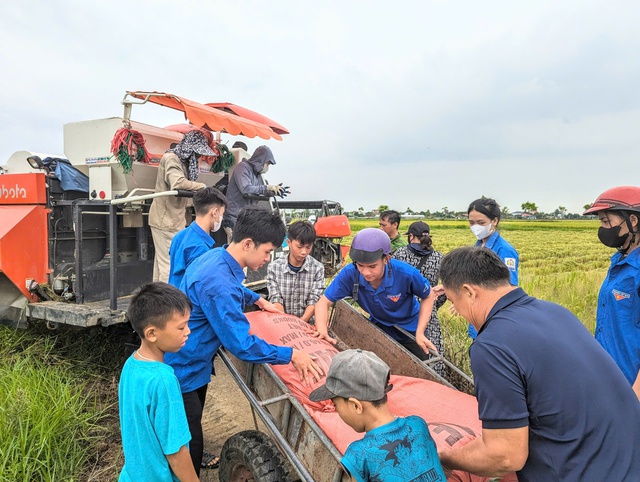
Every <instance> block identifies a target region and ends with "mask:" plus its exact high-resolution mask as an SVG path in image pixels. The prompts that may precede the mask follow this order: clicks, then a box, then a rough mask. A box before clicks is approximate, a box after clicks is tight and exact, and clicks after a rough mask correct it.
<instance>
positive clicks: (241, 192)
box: [222, 146, 289, 242]
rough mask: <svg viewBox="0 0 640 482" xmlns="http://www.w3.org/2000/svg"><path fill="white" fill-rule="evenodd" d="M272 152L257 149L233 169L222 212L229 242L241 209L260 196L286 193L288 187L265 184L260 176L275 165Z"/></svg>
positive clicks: (262, 148)
mask: <svg viewBox="0 0 640 482" xmlns="http://www.w3.org/2000/svg"><path fill="white" fill-rule="evenodd" d="M275 163H276V160H275V158H274V157H273V152H271V149H269V148H268V147H267V146H260V147H258V148H257V149H256V150H255V151H254V153H253V155H252V156H251V157H250V158H249V159H243V160H242V161H241V162H240V163H238V165H237V166H236V167H234V169H233V173H232V174H231V178H230V179H229V186H228V187H227V192H226V193H225V194H226V196H227V209H226V211H225V212H224V220H223V221H222V227H223V228H224V230H225V231H226V233H227V237H228V239H229V242H230V241H231V233H232V230H233V226H234V225H235V224H236V219H237V218H238V213H240V211H242V208H244V207H245V206H249V205H251V204H256V203H257V202H258V200H259V197H260V196H263V197H265V198H267V197H269V196H280V197H284V196H286V195H287V194H289V192H288V190H287V189H288V186H282V183H280V184H265V183H264V181H263V179H262V175H263V174H266V173H267V171H268V170H269V166H271V165H275Z"/></svg>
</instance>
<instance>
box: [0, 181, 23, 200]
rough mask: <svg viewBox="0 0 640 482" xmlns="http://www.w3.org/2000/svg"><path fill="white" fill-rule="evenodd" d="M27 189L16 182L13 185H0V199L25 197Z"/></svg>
mask: <svg viewBox="0 0 640 482" xmlns="http://www.w3.org/2000/svg"><path fill="white" fill-rule="evenodd" d="M26 198H27V190H26V189H25V188H23V187H20V185H19V184H16V185H15V187H7V186H5V185H4V184H2V185H0V199H26Z"/></svg>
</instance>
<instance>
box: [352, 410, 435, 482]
mask: <svg viewBox="0 0 640 482" xmlns="http://www.w3.org/2000/svg"><path fill="white" fill-rule="evenodd" d="M341 462H342V465H344V467H345V468H346V469H347V470H348V471H349V473H350V474H351V476H352V477H353V478H354V479H355V480H357V481H358V482H367V481H372V480H376V481H380V482H384V481H400V480H402V481H407V482H408V481H420V482H445V481H446V480H447V479H446V477H445V476H444V472H443V470H442V465H440V460H439V459H438V451H437V449H436V444H435V442H434V441H433V439H432V438H431V434H430V433H429V428H428V427H427V423H426V422H425V421H424V420H423V419H422V418H420V417H418V416H415V415H411V416H409V417H406V418H397V419H396V420H394V421H393V422H391V423H388V424H386V425H383V426H381V427H378V428H374V429H373V430H370V431H369V432H367V433H366V434H365V436H364V438H363V439H362V440H357V441H355V442H352V443H351V444H350V445H349V447H347V450H346V452H345V453H344V457H343V458H342V461H341Z"/></svg>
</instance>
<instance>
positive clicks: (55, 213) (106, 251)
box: [0, 91, 350, 327]
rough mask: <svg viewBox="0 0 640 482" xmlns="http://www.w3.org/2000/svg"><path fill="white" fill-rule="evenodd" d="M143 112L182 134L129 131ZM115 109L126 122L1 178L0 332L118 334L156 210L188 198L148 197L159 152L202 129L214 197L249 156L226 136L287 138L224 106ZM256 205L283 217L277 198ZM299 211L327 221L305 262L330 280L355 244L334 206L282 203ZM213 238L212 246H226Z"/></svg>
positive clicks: (117, 120)
mask: <svg viewBox="0 0 640 482" xmlns="http://www.w3.org/2000/svg"><path fill="white" fill-rule="evenodd" d="M148 102H151V103H154V104H158V105H161V106H165V107H168V108H171V109H175V110H178V111H181V112H183V113H184V117H185V118H186V120H187V121H188V122H189V124H178V125H173V126H169V127H165V128H160V127H156V126H152V125H148V124H143V123H140V122H136V121H133V120H132V119H131V111H132V107H133V105H134V104H146V103H148ZM122 104H123V105H124V114H123V117H112V118H107V119H98V120H91V121H84V122H73V123H70V124H66V125H65V126H64V151H65V156H61V157H56V156H46V155H41V154H37V153H34V152H29V151H18V152H15V153H14V154H13V155H12V156H11V157H10V158H9V160H8V161H7V162H6V164H4V165H2V166H0V321H2V322H4V323H8V324H11V325H12V326H25V323H26V322H27V321H29V320H45V321H46V322H47V323H48V325H49V326H50V327H55V326H57V325H58V324H67V325H74V326H78V327H89V326H96V325H103V326H108V325H111V324H114V323H121V322H125V321H126V317H125V313H126V308H127V304H128V301H127V296H128V295H130V294H131V293H132V292H133V291H134V290H135V289H136V288H138V287H139V286H140V285H142V284H144V283H147V282H150V281H151V280H152V272H153V259H154V247H153V240H152V237H151V231H150V229H149V225H148V222H147V216H148V212H149V207H150V205H151V202H152V199H153V198H154V197H158V196H184V195H192V193H185V192H178V191H168V192H163V193H156V192H155V184H156V173H157V171H158V163H159V161H160V158H161V157H162V155H163V154H164V152H165V151H166V150H167V149H169V148H170V147H171V145H172V144H174V143H178V142H180V140H181V139H182V137H183V135H184V133H185V132H187V131H188V130H190V129H195V128H199V129H201V130H202V131H203V132H205V134H206V135H207V136H208V137H209V138H210V145H211V146H212V147H213V148H214V150H217V152H219V156H218V157H217V158H215V160H214V159H209V161H211V163H206V162H202V161H201V164H200V175H199V178H198V181H200V182H203V183H205V184H207V185H215V184H216V183H217V182H218V181H220V180H221V179H222V178H223V177H224V175H225V171H229V172H230V171H232V170H233V166H234V165H235V164H237V163H238V162H241V161H242V158H244V157H249V154H248V153H247V152H246V151H244V149H239V148H238V149H229V148H227V146H226V145H225V144H224V143H223V142H222V140H221V134H222V133H224V134H227V135H231V136H245V137H248V138H255V137H260V138H261V139H265V140H269V139H276V140H282V135H284V134H288V131H287V129H285V128H284V127H282V126H281V125H280V124H278V123H276V122H274V121H272V120H271V119H268V118H266V117H264V116H262V115H260V114H258V113H256V112H253V111H250V110H248V109H244V108H242V107H239V106H235V105H233V104H228V103H218V104H200V103H197V102H193V101H191V100H188V99H185V98H182V97H178V96H176V95H172V94H166V93H162V92H139V91H135V92H127V93H126V94H125V96H124V99H123V100H122ZM223 160H224V161H225V162H221V161H223ZM216 168H217V169H216ZM261 203H264V204H265V205H267V206H269V207H270V208H271V209H274V210H278V209H279V207H278V204H277V202H276V201H275V200H274V198H269V199H265V200H263V201H261ZM298 206H300V208H303V209H304V208H309V207H312V208H315V209H318V211H317V212H318V214H319V215H320V216H324V217H325V218H326V219H323V218H322V217H320V218H319V220H321V221H320V222H319V223H318V224H317V228H318V229H317V230H318V243H317V246H316V249H315V250H314V253H312V254H314V255H315V256H316V257H318V259H320V260H321V261H323V262H326V264H327V267H328V268H329V269H335V268H336V267H338V266H339V265H340V264H341V262H342V250H341V249H340V238H341V237H342V236H346V235H349V234H350V228H349V224H348V220H347V219H346V217H345V216H344V215H342V209H341V206H340V204H339V203H337V202H332V201H306V202H302V203H301V204H297V203H296V202H288V203H286V208H287V209H296V208H298ZM283 207H284V206H283ZM219 233H220V234H221V235H222V236H223V239H216V244H217V245H221V244H223V243H224V242H226V238H224V233H223V232H222V231H220V232H219ZM279 254H280V255H281V254H282V252H280V253H279ZM247 284H248V286H250V287H251V288H252V289H254V290H256V291H260V290H264V289H265V288H266V266H265V267H263V268H262V269H261V270H259V271H253V272H251V271H250V272H249V273H248V275H247Z"/></svg>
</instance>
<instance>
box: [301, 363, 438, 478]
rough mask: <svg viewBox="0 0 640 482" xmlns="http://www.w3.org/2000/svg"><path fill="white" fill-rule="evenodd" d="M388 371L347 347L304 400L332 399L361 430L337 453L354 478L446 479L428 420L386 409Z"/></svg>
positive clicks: (353, 426)
mask: <svg viewBox="0 0 640 482" xmlns="http://www.w3.org/2000/svg"><path fill="white" fill-rule="evenodd" d="M389 376H390V369H389V366H388V365H387V364H386V363H385V362H384V361H382V360H381V359H380V358H378V357H377V356H376V355H375V354H374V353H372V352H369V351H364V350H346V351H343V352H341V353H338V354H336V355H335V356H334V357H333V360H332V362H331V366H330V367H329V371H328V373H327V381H326V383H325V384H324V385H322V386H321V387H319V388H317V389H315V390H314V391H313V392H311V393H310V394H309V399H310V400H312V401H314V402H320V401H322V400H328V399H331V401H332V402H333V404H334V405H335V407H336V411H337V412H338V415H340V418H341V419H342V420H343V421H344V422H345V423H346V424H347V425H349V426H350V427H351V428H353V429H354V430H355V431H356V432H366V433H365V436H364V438H362V439H361V440H357V441H355V442H352V443H351V444H350V445H349V447H347V451H346V452H345V453H344V456H343V457H342V461H341V462H342V465H344V467H345V468H346V469H347V471H348V472H349V474H350V475H351V477H352V478H353V479H354V480H356V481H358V482H366V481H379V482H383V481H387V482H389V481H405V480H406V481H408V480H419V481H423V480H424V481H429V482H445V481H446V480H447V479H446V477H445V475H444V471H443V470H442V465H441V464H440V460H439V459H438V452H437V449H436V444H435V442H434V441H433V439H432V438H431V434H430V433H429V429H428V427H427V423H426V422H425V421H424V420H423V419H422V418H420V417H418V416H415V415H411V416H409V417H406V418H402V417H396V416H395V415H393V414H392V413H391V411H390V410H389V406H388V405H387V392H388V391H389V390H391V389H392V388H393V385H390V384H389Z"/></svg>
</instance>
